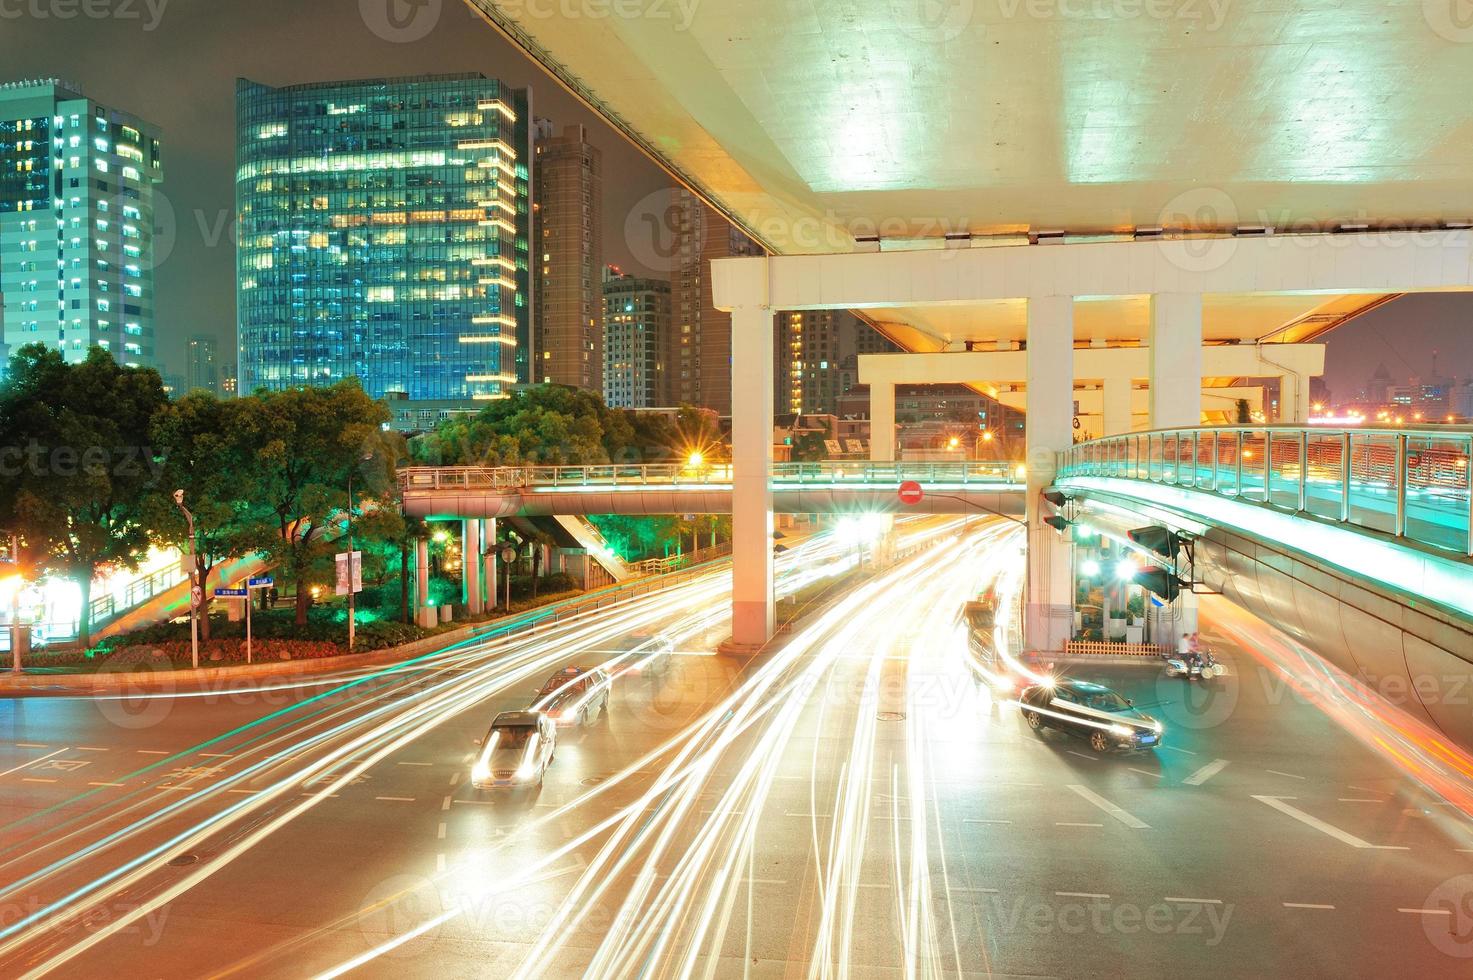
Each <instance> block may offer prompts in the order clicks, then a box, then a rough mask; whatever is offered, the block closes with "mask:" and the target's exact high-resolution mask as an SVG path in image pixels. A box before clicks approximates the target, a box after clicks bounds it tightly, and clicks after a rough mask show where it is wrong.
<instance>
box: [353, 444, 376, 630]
mask: <svg viewBox="0 0 1473 980" xmlns="http://www.w3.org/2000/svg"><path fill="white" fill-rule="evenodd" d="M372 459H373V453H364V454H363V455H362V456H361V457H360V458H359V462H362V463H367V462H369V461H370V460H372ZM353 570H354V569H353V471H352V470H349V471H348V652H349V653H352V652H353V641H354V640H355V639H356V636H357V618H356V613H355V612H354V602H353V599H354V593H355V591H356V590H355V589H354V587H353V586H354V585H355V584H356V583H355V582H354V576H353Z"/></svg>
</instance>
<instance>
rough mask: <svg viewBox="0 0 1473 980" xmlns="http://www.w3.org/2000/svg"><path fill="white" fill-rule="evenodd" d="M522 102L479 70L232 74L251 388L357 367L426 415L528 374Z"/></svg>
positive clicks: (245, 383) (329, 379) (521, 93)
mask: <svg viewBox="0 0 1473 980" xmlns="http://www.w3.org/2000/svg"><path fill="white" fill-rule="evenodd" d="M529 101H530V94H529V92H528V90H526V89H512V88H508V87H507V86H506V85H504V84H502V83H501V82H499V81H496V80H494V79H489V78H486V77H485V76H483V75H479V74H460V75H434V76H418V77H413V78H382V79H370V80H366V81H349V82H322V83H313V84H308V85H294V86H290V87H288V88H270V87H268V86H265V85H259V84H257V83H255V82H251V81H246V80H244V79H242V80H240V81H239V82H238V83H237V85H236V110H237V116H236V125H237V171H236V204H237V210H238V212H239V215H240V245H239V248H238V249H237V265H238V282H237V308H238V317H239V330H240V363H239V371H240V387H241V388H242V390H244V391H254V390H255V389H257V388H263V387H264V388H270V389H281V388H286V387H290V386H293V385H303V384H331V383H333V382H336V381H340V380H342V379H344V378H349V377H357V378H359V379H361V381H362V383H363V387H364V389H365V390H366V391H367V392H368V393H369V394H370V395H371V396H373V397H375V398H386V397H393V398H394V399H395V400H396V401H399V402H401V403H402V402H407V403H408V404H410V405H415V404H416V403H419V404H423V403H433V405H434V408H429V407H425V408H423V409H422V410H421V411H420V412H410V413H409V414H410V415H413V416H415V417H424V418H428V419H429V420H430V421H433V419H434V418H435V417H436V415H437V413H439V412H441V411H442V410H456V409H457V408H460V409H463V408H466V407H469V406H470V405H471V404H472V403H474V402H478V401H484V400H487V399H493V398H499V397H504V396H505V395H506V394H507V393H508V392H509V390H510V387H511V385H512V384H514V383H516V382H517V381H519V380H525V379H526V378H527V377H528V373H527V372H528V369H529V367H530V364H529V361H528V358H529V357H530V354H531V351H530V349H529V345H530V342H531V322H532V321H531V304H532V297H531V291H530V289H529V286H530V277H529V270H528V263H527V259H528V255H527V243H528V239H529V236H530V208H529V204H528V192H529V181H530V178H529V174H530V167H531V162H530V161H531V153H530V147H531V143H530V139H529V122H530V118H529V115H528V112H529V108H530V106H529ZM426 412H427V413H428V414H427V415H426V414H425V413H426ZM396 418H397V416H396Z"/></svg>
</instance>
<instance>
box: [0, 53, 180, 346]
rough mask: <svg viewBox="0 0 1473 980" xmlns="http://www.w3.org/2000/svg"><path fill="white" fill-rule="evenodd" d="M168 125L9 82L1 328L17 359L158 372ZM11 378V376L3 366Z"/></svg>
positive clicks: (49, 87)
mask: <svg viewBox="0 0 1473 980" xmlns="http://www.w3.org/2000/svg"><path fill="white" fill-rule="evenodd" d="M162 179H163V162H162V151H161V149H160V141H159V130H158V127H156V126H154V125H153V124H151V123H148V122H145V121H144V120H143V119H140V118H139V117H137V116H134V115H131V114H129V113H126V112H122V111H120V110H118V109H112V108H109V107H107V106H105V105H102V104H101V103H99V102H96V101H94V100H92V99H89V98H87V97H86V96H85V95H83V94H82V93H81V92H80V91H79V89H78V87H77V86H75V85H69V84H66V83H64V82H61V81H58V80H56V79H40V80H36V81H24V82H11V83H7V84H4V85H0V296H3V304H0V322H3V328H4V331H3V340H4V343H5V344H6V345H8V346H9V348H10V350H11V351H14V350H16V349H17V348H19V347H22V346H24V345H26V344H35V343H41V344H45V345H46V346H47V347H51V348H55V349H57V350H60V351H62V352H63V353H64V354H65V356H66V359H67V360H69V361H80V360H82V359H83V358H85V357H86V356H87V350H88V348H90V347H93V346H98V347H102V348H104V349H106V350H107V351H108V352H109V353H111V354H112V356H113V357H114V358H116V359H117V360H118V361H120V362H121V363H124V364H129V365H133V366H140V365H141V366H145V367H154V366H156V365H155V353H154V265H155V263H156V261H158V260H159V259H161V258H162V257H163V256H162V255H160V254H159V253H158V252H157V251H156V249H155V243H154V232H155V215H154V188H155V185H156V184H158V183H159V181H160V180H162ZM0 370H3V369H0Z"/></svg>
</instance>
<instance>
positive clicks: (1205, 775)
mask: <svg viewBox="0 0 1473 980" xmlns="http://www.w3.org/2000/svg"><path fill="white" fill-rule="evenodd" d="M1227 764H1228V761H1227V760H1226V759H1216V760H1213V761H1212V762H1209V763H1207V765H1205V766H1203V767H1202V768H1201V769H1198V770H1197V771H1196V772H1194V773H1192V774H1191V775H1190V776H1188V777H1187V778H1186V779H1183V780H1182V784H1183V785H1185V786H1201V785H1202V784H1203V783H1205V782H1207V780H1209V779H1211V778H1212V777H1213V776H1216V775H1217V774H1218V773H1220V772H1222V771H1223V770H1224V769H1226V768H1227Z"/></svg>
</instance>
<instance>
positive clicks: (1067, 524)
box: [1043, 514, 1074, 534]
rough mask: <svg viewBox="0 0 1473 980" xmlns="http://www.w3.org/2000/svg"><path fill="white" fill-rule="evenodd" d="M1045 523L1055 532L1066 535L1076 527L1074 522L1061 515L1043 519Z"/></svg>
mask: <svg viewBox="0 0 1473 980" xmlns="http://www.w3.org/2000/svg"><path fill="white" fill-rule="evenodd" d="M1043 522H1044V523H1045V524H1047V525H1048V526H1049V527H1051V528H1053V529H1054V530H1055V531H1058V532H1059V533H1060V534H1064V533H1066V532H1067V531H1068V530H1069V528H1071V527H1073V526H1074V522H1073V521H1071V520H1069V519H1068V518H1066V517H1064V516H1062V515H1060V514H1055V515H1054V516H1052V517H1045V518H1044V519H1043Z"/></svg>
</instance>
